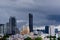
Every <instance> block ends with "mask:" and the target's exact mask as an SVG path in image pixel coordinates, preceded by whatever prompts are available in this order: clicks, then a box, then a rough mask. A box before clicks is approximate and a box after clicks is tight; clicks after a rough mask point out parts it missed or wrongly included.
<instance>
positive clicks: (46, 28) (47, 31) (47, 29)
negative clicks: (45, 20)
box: [45, 26, 49, 34]
mask: <svg viewBox="0 0 60 40" xmlns="http://www.w3.org/2000/svg"><path fill="white" fill-rule="evenodd" d="M45 33H47V34H49V26H45Z"/></svg>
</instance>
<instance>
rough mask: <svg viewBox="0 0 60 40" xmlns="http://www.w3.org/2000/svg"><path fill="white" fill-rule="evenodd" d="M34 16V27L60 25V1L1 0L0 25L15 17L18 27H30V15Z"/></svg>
mask: <svg viewBox="0 0 60 40" xmlns="http://www.w3.org/2000/svg"><path fill="white" fill-rule="evenodd" d="M29 13H32V14H33V20H34V21H33V22H34V26H43V25H59V24H60V0H0V23H6V22H8V20H9V17H10V16H15V17H16V19H17V23H18V25H19V26H18V27H22V26H23V25H28V19H29V18H28V14H29Z"/></svg>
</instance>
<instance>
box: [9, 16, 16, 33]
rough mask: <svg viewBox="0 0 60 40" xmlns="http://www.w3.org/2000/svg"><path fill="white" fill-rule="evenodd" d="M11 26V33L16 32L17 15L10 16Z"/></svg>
mask: <svg viewBox="0 0 60 40" xmlns="http://www.w3.org/2000/svg"><path fill="white" fill-rule="evenodd" d="M9 26H10V31H11V34H15V33H16V32H15V31H16V18H15V17H10V18H9Z"/></svg>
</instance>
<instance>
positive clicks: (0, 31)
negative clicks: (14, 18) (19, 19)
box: [0, 24, 4, 34]
mask: <svg viewBox="0 0 60 40" xmlns="http://www.w3.org/2000/svg"><path fill="white" fill-rule="evenodd" d="M0 34H4V24H0Z"/></svg>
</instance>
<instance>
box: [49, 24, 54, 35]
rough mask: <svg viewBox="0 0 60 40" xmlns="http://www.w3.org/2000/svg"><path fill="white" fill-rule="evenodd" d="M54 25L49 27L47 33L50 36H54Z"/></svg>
mask: <svg viewBox="0 0 60 40" xmlns="http://www.w3.org/2000/svg"><path fill="white" fill-rule="evenodd" d="M54 27H55V26H54V25H51V26H50V27H49V35H51V36H55V29H54Z"/></svg>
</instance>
